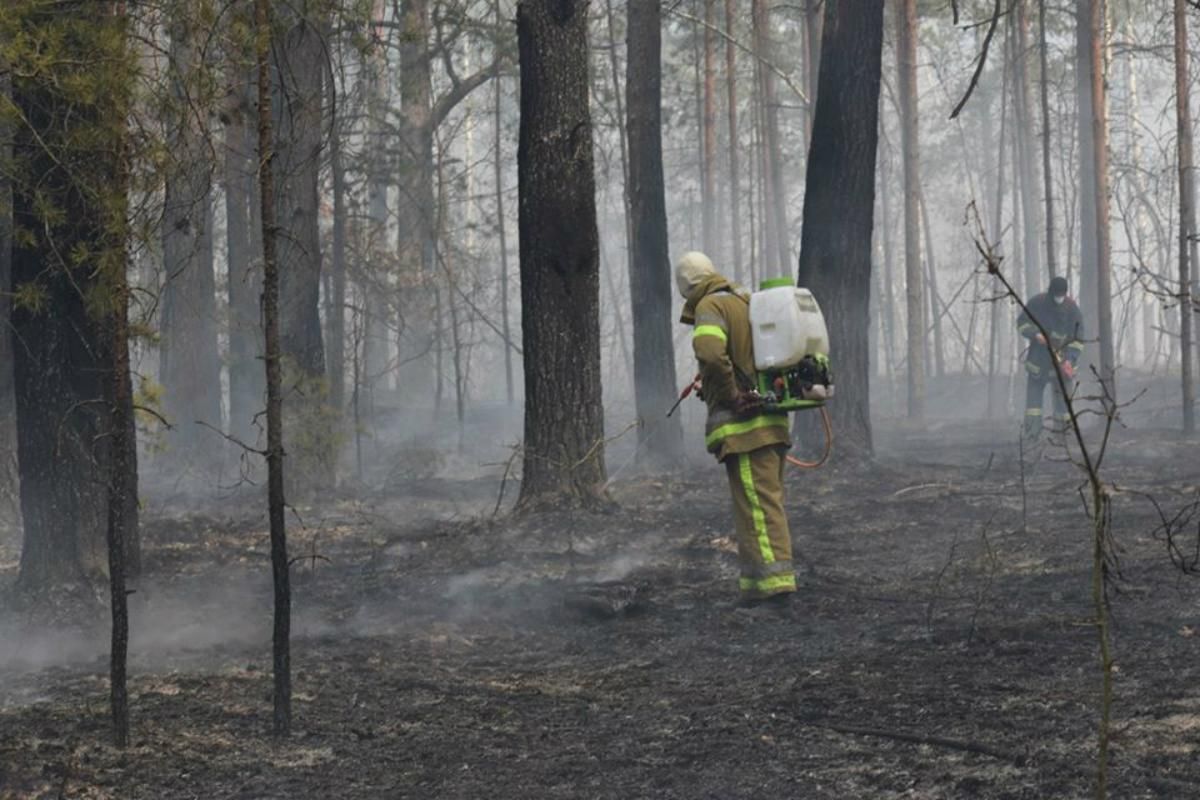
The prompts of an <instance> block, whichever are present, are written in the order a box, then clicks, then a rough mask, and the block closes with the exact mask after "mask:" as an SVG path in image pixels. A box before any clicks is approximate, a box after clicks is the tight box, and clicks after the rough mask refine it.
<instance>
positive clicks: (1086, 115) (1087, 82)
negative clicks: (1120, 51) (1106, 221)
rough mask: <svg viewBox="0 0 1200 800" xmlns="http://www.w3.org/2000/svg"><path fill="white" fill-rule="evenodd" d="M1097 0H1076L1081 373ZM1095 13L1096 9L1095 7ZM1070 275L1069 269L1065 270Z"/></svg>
mask: <svg viewBox="0 0 1200 800" xmlns="http://www.w3.org/2000/svg"><path fill="white" fill-rule="evenodd" d="M1093 3H1097V4H1098V3H1099V0H1076V2H1075V17H1076V19H1075V23H1076V24H1075V94H1076V108H1077V114H1076V119H1077V124H1078V134H1079V149H1078V151H1077V152H1076V158H1077V159H1078V162H1077V165H1078V170H1077V177H1078V186H1079V203H1078V204H1079V230H1078V233H1079V239H1078V242H1079V288H1078V289H1077V290H1076V291H1077V292H1078V294H1077V297H1078V299H1079V308H1080V311H1082V312H1083V326H1084V330H1085V335H1086V338H1087V339H1088V346H1087V350H1086V351H1085V352H1084V355H1083V358H1082V359H1080V364H1079V366H1080V368H1081V369H1080V373H1081V374H1083V375H1087V374H1089V372H1088V370H1087V366H1088V365H1089V364H1090V363H1092V361H1093V360H1094V356H1093V354H1094V353H1095V350H1094V347H1093V345H1092V341H1094V340H1095V338H1096V331H1097V330H1098V318H1097V313H1098V306H1097V302H1096V299H1097V289H1096V274H1097V270H1096V263H1097V243H1096V180H1095V177H1096V176H1095V172H1094V171H1093V170H1094V169H1095V167H1094V166H1093V165H1094V163H1095V156H1094V154H1093V150H1095V143H1094V133H1093V128H1092V116H1093V115H1092V56H1091V34H1090V22H1089V18H1090V15H1091V11H1092V9H1091V6H1092V4H1093ZM1097 13H1099V10H1098V9H1097ZM1068 277H1069V271H1068Z"/></svg>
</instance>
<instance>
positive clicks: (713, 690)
mask: <svg viewBox="0 0 1200 800" xmlns="http://www.w3.org/2000/svg"><path fill="white" fill-rule="evenodd" d="M1010 433H1011V434H1012V435H1010ZM878 436H879V453H880V457H879V461H878V464H877V466H875V467H874V468H872V469H869V470H857V471H847V470H843V469H837V468H832V469H826V470H824V471H820V472H799V471H793V472H791V473H789V476H788V491H789V499H788V508H789V512H790V517H791V521H792V526H793V535H794V538H795V542H796V547H797V552H798V556H799V565H800V579H801V580H800V591H799V594H798V597H797V601H798V603H797V605H798V612H797V614H796V619H795V620H794V621H791V622H776V621H762V620H757V619H753V618H748V617H746V616H745V615H744V614H742V613H740V612H738V611H737V610H736V609H735V607H734V602H733V601H734V586H735V583H736V563H735V556H734V547H733V543H732V540H731V538H730V533H731V525H732V522H731V516H730V513H729V508H728V499H727V495H726V487H725V483H724V473H723V471H722V470H721V469H720V468H719V467H718V466H717V465H715V464H713V463H711V462H702V461H697V462H696V464H695V465H694V466H693V468H692V469H691V470H690V471H689V472H688V475H689V479H688V480H680V479H678V478H646V477H638V476H634V475H632V474H630V473H631V472H632V471H630V472H627V473H626V474H625V475H623V476H621V477H619V478H618V479H617V480H616V481H615V482H614V484H613V487H612V493H613V497H614V499H615V500H616V501H617V503H618V504H619V507H618V508H615V509H614V510H613V512H612V513H610V514H587V513H562V514H549V515H539V516H534V517H526V518H513V517H509V516H505V515H503V514H501V515H500V516H497V517H493V516H492V510H493V507H494V506H495V504H496V499H497V496H498V490H499V487H500V472H501V470H500V469H499V468H497V469H495V470H492V472H494V473H495V474H487V475H485V476H483V477H479V478H477V479H472V480H452V479H445V478H439V477H436V476H435V477H408V478H405V477H399V478H397V479H395V480H392V481H389V482H386V483H385V484H383V485H379V486H376V487H374V488H373V489H371V490H369V491H367V490H363V491H349V490H348V491H345V492H343V493H342V494H340V495H337V496H331V497H327V498H323V499H321V500H320V501H318V502H316V503H314V504H313V505H311V506H305V507H301V508H298V509H297V510H296V513H295V514H293V515H292V516H290V517H289V525H290V526H291V529H290V541H291V548H292V554H293V556H294V557H296V558H297V559H298V560H297V561H296V563H295V566H294V592H295V600H294V608H295V623H294V634H295V636H294V642H293V649H292V656H293V670H294V681H293V683H294V734H293V736H292V737H291V738H290V739H289V740H287V741H284V742H279V741H275V740H273V739H272V738H271V737H270V735H269V730H270V725H271V703H270V691H271V676H270V642H269V637H270V584H269V581H270V576H269V561H268V543H267V534H266V519H265V514H264V513H263V512H262V510H261V504H260V502H259V499H258V498H257V497H254V496H252V494H247V493H242V494H240V495H237V496H234V497H230V498H229V499H227V500H226V501H225V502H223V503H222V504H220V505H219V509H220V510H219V511H217V510H213V508H208V509H206V510H205V511H203V512H201V511H197V510H194V509H187V508H183V507H180V506H175V505H172V504H171V503H170V502H163V503H160V504H158V505H155V504H153V503H151V504H148V507H147V511H146V514H145V518H144V548H145V565H146V572H145V575H144V577H143V578H142V579H141V580H140V582H139V584H138V591H137V594H135V595H133V597H132V598H131V602H132V620H131V621H132V627H133V630H134V637H133V642H132V648H131V658H132V662H131V670H130V671H131V684H130V689H131V693H132V715H133V717H132V719H133V735H132V745H131V747H130V748H129V749H128V750H126V751H124V752H120V751H117V750H115V749H113V748H112V747H110V746H109V745H108V743H107V742H108V739H109V736H108V718H107V680H106V670H107V656H106V649H105V647H106V644H105V642H106V637H107V623H106V621H105V619H104V617H103V614H98V615H96V616H95V618H94V621H91V622H89V623H87V624H86V625H80V624H78V620H76V624H75V625H74V626H70V627H61V626H52V625H50V624H49V623H47V622H45V621H44V620H35V619H34V617H33V616H32V613H33V612H25V611H21V610H16V609H15V606H14V604H13V603H12V602H9V603H8V606H7V610H6V612H5V614H4V615H3V616H2V618H0V639H2V640H3V643H2V644H0V797H2V798H6V799H7V798H25V797H47V798H50V797H53V798H58V797H65V798H121V799H122V800H126V799H128V800H136V799H138V798H155V799H156V800H157V799H158V798H193V797H202V798H328V797H338V798H380V797H438V798H460V797H461V798H475V797H484V796H486V797H492V798H522V800H525V799H527V798H530V797H539V798H540V797H547V798H551V797H562V798H629V797H656V798H743V797H744V798H761V797H780V798H783V797H804V798H868V797H869V798H901V797H917V798H963V797H979V798H1014V799H1015V798H1031V799H1033V798H1037V799H1038V800H1041V799H1042V798H1049V797H1054V798H1076V797H1079V798H1082V797H1089V796H1091V792H1092V773H1093V769H1094V758H1095V736H1096V728H1097V723H1098V714H1099V709H1098V702H1099V701H1098V692H1099V687H1100V672H1099V660H1098V654H1097V645H1096V633H1095V629H1094V627H1093V626H1092V625H1091V624H1090V622H1089V621H1090V619H1091V615H1092V611H1091V606H1090V566H1091V538H1090V535H1091V534H1090V530H1089V524H1088V520H1087V519H1086V517H1085V516H1084V514H1083V511H1082V507H1081V501H1080V497H1079V495H1078V487H1079V486H1080V484H1081V479H1082V478H1081V474H1080V473H1079V471H1078V470H1077V469H1076V468H1075V467H1074V466H1072V465H1071V464H1070V463H1067V462H1065V461H1063V460H1062V455H1063V452H1062V450H1061V449H1060V448H1056V447H1054V446H1047V447H1046V448H1045V449H1044V450H1043V451H1041V452H1040V453H1034V454H1028V455H1029V460H1030V462H1031V463H1030V464H1029V466H1028V468H1027V469H1026V470H1024V472H1023V471H1022V470H1021V469H1020V467H1019V459H1018V453H1017V447H1016V438H1015V431H1009V429H1008V427H1004V428H1001V427H999V426H996V427H986V426H982V427H981V426H979V425H965V424H952V425H945V426H942V427H940V428H938V427H936V426H935V427H934V428H931V429H926V430H924V431H922V432H920V433H916V432H912V431H906V430H905V429H904V428H902V427H900V426H896V425H893V426H891V427H890V428H888V427H884V428H882V429H881V430H880V431H878ZM997 442H1002V443H1003V442H1008V444H999V445H998V444H997ZM910 453H920V454H921V456H920V459H919V460H918V459H914V458H912V457H910V456H908V455H906V454H910ZM1109 458H1110V461H1109V464H1108V465H1107V467H1106V474H1107V477H1108V479H1109V480H1110V481H1112V482H1113V483H1114V484H1115V485H1116V486H1117V487H1119V488H1120V490H1121V491H1119V492H1118V493H1117V494H1116V495H1115V496H1114V526H1115V529H1114V530H1115V537H1116V540H1117V542H1118V543H1119V545H1120V547H1121V553H1120V556H1121V562H1120V563H1121V578H1120V580H1117V581H1115V582H1114V583H1113V585H1112V591H1111V592H1110V594H1111V608H1112V613H1113V616H1114V625H1115V628H1114V632H1113V640H1114V648H1115V659H1116V669H1117V673H1116V695H1115V700H1114V704H1113V715H1114V716H1113V728H1114V741H1113V753H1112V776H1111V780H1112V796H1114V797H1122V798H1158V797H1180V798H1185V797H1186V798H1190V797H1196V796H1200V688H1198V687H1200V636H1197V635H1196V632H1197V631H1198V630H1200V607H1198V606H1197V599H1198V598H1200V582H1197V580H1196V579H1194V578H1191V577H1186V576H1184V575H1182V574H1181V572H1180V571H1179V570H1178V569H1177V568H1175V567H1173V566H1172V564H1171V561H1170V559H1169V557H1168V553H1167V546H1166V543H1165V542H1164V539H1163V536H1162V535H1161V533H1156V528H1157V527H1158V526H1159V523H1160V518H1159V516H1158V513H1157V512H1156V510H1155V508H1154V506H1153V504H1151V503H1150V502H1149V501H1148V500H1147V499H1145V498H1144V497H1142V496H1141V495H1139V494H1138V492H1139V491H1147V492H1150V493H1152V494H1153V496H1154V497H1155V498H1156V499H1157V500H1158V502H1159V503H1160V505H1161V506H1162V508H1163V509H1164V510H1166V511H1168V512H1169V513H1174V511H1175V510H1177V509H1179V508H1184V507H1186V506H1188V505H1189V504H1192V503H1195V502H1196V500H1197V495H1196V492H1197V484H1198V479H1200V462H1197V460H1196V459H1195V457H1194V451H1193V448H1192V447H1191V446H1189V445H1188V444H1187V443H1184V442H1180V441H1178V440H1177V437H1175V436H1174V435H1173V434H1170V433H1167V432H1161V433H1155V432H1136V433H1135V432H1125V431H1121V432H1118V438H1117V440H1116V441H1115V443H1114V446H1113V448H1112V450H1111V453H1110V456H1109ZM1022 487H1024V490H1022ZM507 492H508V494H509V496H511V493H512V492H513V487H512V486H511V484H510V485H509V487H508V488H507ZM1182 536H1185V537H1186V536H1187V533H1186V532H1185V533H1184V534H1182ZM1195 540H1196V530H1195V525H1194V524H1193V526H1192V529H1191V531H1190V540H1186V539H1181V540H1180V542H1181V544H1182V546H1183V547H1184V548H1185V550H1186V549H1187V548H1188V546H1189V542H1190V546H1191V548H1192V549H1193V550H1194V547H1195ZM17 544H18V542H17V541H16V540H15V539H14V538H11V537H10V540H9V541H8V542H7V543H6V545H5V546H4V549H3V550H2V551H0V556H2V557H0V562H3V564H2V571H0V578H2V580H3V586H4V587H5V588H6V589H8V590H11V583H12V579H13V577H14V576H15V569H16V564H15V558H16V555H15V554H16V547H17ZM10 594H11V592H10ZM613 598H616V600H613ZM610 601H612V602H611V603H610ZM610 611H611V612H612V613H609V612H610Z"/></svg>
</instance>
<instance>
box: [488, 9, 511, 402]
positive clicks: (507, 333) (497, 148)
mask: <svg viewBox="0 0 1200 800" xmlns="http://www.w3.org/2000/svg"><path fill="white" fill-rule="evenodd" d="M494 11H495V18H496V27H497V28H499V27H500V25H501V24H502V23H503V21H504V18H503V14H502V13H501V10H500V0H495V6H494ZM492 88H493V90H494V91H495V118H494V121H493V133H494V135H495V137H496V138H495V144H494V152H493V154H492V158H493V166H494V167H495V181H496V233H497V234H498V236H499V239H500V326H501V330H503V331H504V396H505V399H506V400H507V401H508V404H509V405H510V406H511V405H512V404H513V394H514V393H513V364H512V350H513V349H512V345H511V344H510V342H512V330H511V325H510V322H509V313H508V226H507V224H506V223H505V219H504V159H503V158H502V154H503V146H504V129H503V126H502V124H501V123H502V114H501V105H500V100H501V98H502V96H503V95H502V94H501V91H500V88H501V86H500V76H499V75H497V76H496V78H495V81H494V83H493V86H492Z"/></svg>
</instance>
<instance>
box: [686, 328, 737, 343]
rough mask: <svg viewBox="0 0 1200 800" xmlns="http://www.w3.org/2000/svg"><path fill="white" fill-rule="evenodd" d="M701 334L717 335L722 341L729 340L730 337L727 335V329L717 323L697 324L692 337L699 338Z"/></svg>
mask: <svg viewBox="0 0 1200 800" xmlns="http://www.w3.org/2000/svg"><path fill="white" fill-rule="evenodd" d="M701 336H716V337H717V338H718V339H720V340H721V341H722V342H727V341H729V337H728V336H726V335H725V331H724V330H722V329H721V328H719V327H717V326H716V325H697V326H696V329H695V330H694V331H692V338H693V339H699V338H700V337H701Z"/></svg>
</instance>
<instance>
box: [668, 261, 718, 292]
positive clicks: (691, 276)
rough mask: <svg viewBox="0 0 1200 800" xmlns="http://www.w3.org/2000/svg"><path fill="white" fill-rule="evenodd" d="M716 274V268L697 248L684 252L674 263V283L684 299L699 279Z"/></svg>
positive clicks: (698, 282) (697, 283)
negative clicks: (677, 261)
mask: <svg viewBox="0 0 1200 800" xmlns="http://www.w3.org/2000/svg"><path fill="white" fill-rule="evenodd" d="M716 274H717V268H716V267H714V266H713V263H712V261H711V260H709V258H708V256H706V255H704V253H701V252H699V251H697V250H691V251H688V252H686V253H684V254H683V256H682V257H680V259H679V263H677V264H676V265H675V285H676V286H677V287H678V288H679V294H681V295H682V296H683V299H684V300H686V299H687V297H688V295H689V294H691V292H692V289H695V288H696V287H697V286H698V285H699V284H700V282H701V281H703V280H704V279H705V278H708V277H711V276H713V275H716Z"/></svg>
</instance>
